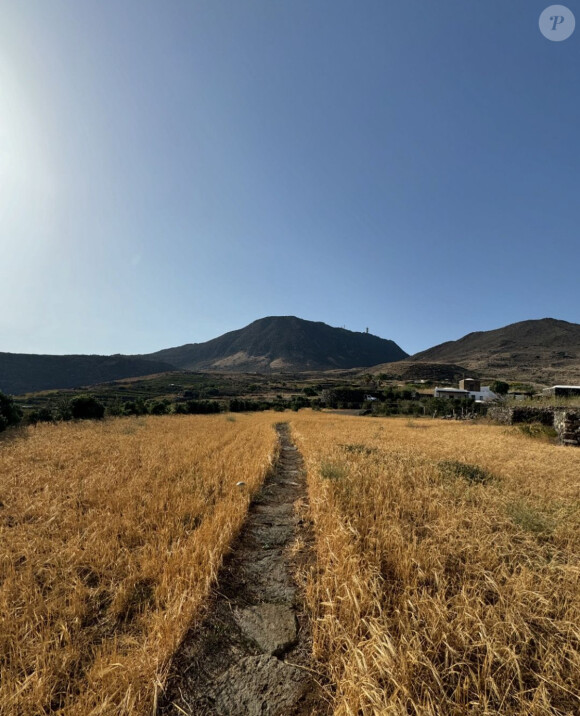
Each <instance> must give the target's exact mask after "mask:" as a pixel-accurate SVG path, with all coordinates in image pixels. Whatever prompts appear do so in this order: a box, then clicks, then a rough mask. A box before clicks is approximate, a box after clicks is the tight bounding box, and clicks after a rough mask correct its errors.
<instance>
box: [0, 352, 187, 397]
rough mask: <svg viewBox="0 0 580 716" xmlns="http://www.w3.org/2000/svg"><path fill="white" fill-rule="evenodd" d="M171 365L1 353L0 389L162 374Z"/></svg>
mask: <svg viewBox="0 0 580 716" xmlns="http://www.w3.org/2000/svg"><path fill="white" fill-rule="evenodd" d="M168 370H173V368H172V366H170V365H167V364H165V363H161V362H160V361H148V360H143V359H141V358H133V357H130V356H120V355H116V356H98V355H70V356H51V355H31V354H27V353H0V390H1V391H2V392H4V393H8V394H13V395H18V394H21V393H32V392H34V391H38V390H51V389H53V388H76V387H78V386H84V385H94V384H95V383H105V382H108V381H110V380H120V379H122V378H134V377H137V376H143V375H151V374H152V373H163V372H165V371H168Z"/></svg>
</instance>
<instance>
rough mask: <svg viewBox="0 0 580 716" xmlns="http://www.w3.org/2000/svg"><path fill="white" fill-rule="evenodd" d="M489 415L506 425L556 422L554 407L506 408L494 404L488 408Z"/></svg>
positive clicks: (551, 423) (550, 423)
mask: <svg viewBox="0 0 580 716" xmlns="http://www.w3.org/2000/svg"><path fill="white" fill-rule="evenodd" d="M487 417H488V418H491V419H492V420H495V421H496V422H498V423H502V424H504V425H515V424H516V423H541V424H542V425H549V426H551V425H553V424H554V408H531V407H528V406H525V407H521V408H520V407H515V408H504V407H500V406H493V407H491V408H489V409H488V411H487Z"/></svg>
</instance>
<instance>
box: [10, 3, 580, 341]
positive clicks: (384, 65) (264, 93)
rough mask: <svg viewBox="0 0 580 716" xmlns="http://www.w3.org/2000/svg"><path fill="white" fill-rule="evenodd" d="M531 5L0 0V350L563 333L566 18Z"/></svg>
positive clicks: (570, 267)
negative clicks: (550, 20) (316, 336)
mask: <svg viewBox="0 0 580 716" xmlns="http://www.w3.org/2000/svg"><path fill="white" fill-rule="evenodd" d="M548 4H549V3H548V2H546V1H544V2H535V0H511V1H510V2H509V3H507V2H505V0H501V2H500V1H499V0H486V1H485V2H478V1H476V0H441V1H440V2H437V3H435V2H433V0H405V2H404V3H403V2H398V3H396V2H392V1H390V0H362V1H361V2H355V1H354V0H349V1H348V2H347V1H344V0H227V1H226V0H184V1H181V0H167V1H166V0H163V1H161V0H158V1H155V2H151V1H150V0H122V1H121V2H119V1H118V0H114V1H113V0H101V1H100V2H82V3H79V2H77V1H76V0H51V1H50V2H46V0H12V1H9V0H7V1H6V2H3V3H2V4H1V5H0V307H1V310H0V351H11V352H31V353H73V352H75V353H116V352H123V353H140V352H149V351H153V350H157V349H160V348H165V347H169V346H175V345H180V344H182V343H187V342H195V341H203V340H208V339H210V338H213V337H215V336H217V335H219V334H221V333H223V332H225V331H228V330H233V329H235V328H240V327H242V326H244V325H246V324H247V323H250V322H251V321H253V320H255V319H256V318H260V317H262V316H266V315H297V316H300V317H302V318H307V319H311V320H321V321H325V322H326V323H329V324H331V325H335V326H342V325H344V326H346V327H347V328H350V329H352V330H365V328H366V327H367V326H368V327H369V329H370V331H371V332H372V333H375V334H377V335H380V336H383V337H385V338H392V339H393V340H395V341H397V343H399V345H401V347H402V348H404V349H405V350H407V351H409V352H416V351H418V350H422V349H425V348H428V347H430V346H432V345H435V344H437V343H440V342H442V341H445V340H451V339H456V338H459V337H461V336H462V335H464V334H465V333H468V332H470V331H475V330H488V329H492V328H497V327H499V326H502V325H506V324H508V323H512V322H514V321H519V320H526V319H528V318H541V317H546V316H551V317H554V318H561V319H564V320H568V321H574V322H579V320H580V316H579V311H578V306H579V298H580V281H579V280H578V278H579V265H580V248H579V246H580V241H579V238H580V201H579V194H580V181H579V178H580V161H579V160H580V142H579V139H578V132H579V127H580V81H579V77H580V74H579V70H580V62H579V61H580V28H578V29H577V30H576V32H575V33H574V34H573V35H572V36H571V37H570V38H569V39H568V40H565V41H563V42H550V41H549V40H547V39H545V38H544V37H543V36H542V35H541V33H540V31H539V28H538V18H539V15H540V13H541V12H542V10H543V9H544V8H545V7H546V6H547V5H548ZM567 7H569V8H570V9H571V10H572V11H573V12H574V13H575V15H576V18H577V21H580V0H579V1H574V2H568V3H567Z"/></svg>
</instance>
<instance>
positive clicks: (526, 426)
mask: <svg viewBox="0 0 580 716" xmlns="http://www.w3.org/2000/svg"><path fill="white" fill-rule="evenodd" d="M516 430H517V431H518V433H520V434H521V435H525V436H526V437H527V438H533V439H535V440H544V441H546V442H551V443H555V442H557V440H558V432H557V431H556V430H555V429H554V428H553V427H551V426H549V425H542V423H522V424H521V425H518V426H517V427H516Z"/></svg>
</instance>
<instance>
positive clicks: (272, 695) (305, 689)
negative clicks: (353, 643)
mask: <svg viewBox="0 0 580 716" xmlns="http://www.w3.org/2000/svg"><path fill="white" fill-rule="evenodd" d="M276 429H277V431H278V436H279V440H280V456H279V459H278V461H277V464H276V467H275V470H274V471H273V473H272V475H270V477H269V478H268V479H267V480H266V482H265V483H264V486H263V488H262V490H261V491H260V493H259V494H258V495H257V496H256V498H255V499H254V501H253V502H252V504H251V505H250V509H249V513H248V518H247V520H246V523H245V524H244V527H243V528H242V531H241V532H240V535H239V536H238V538H237V540H236V541H235V543H234V544H233V546H232V550H231V552H230V554H229V556H228V557H227V558H226V560H225V563H224V566H223V568H222V570H221V571H220V574H219V577H218V584H217V586H216V588H215V590H214V593H213V595H212V598H211V600H210V601H209V604H208V607H207V613H206V615H205V617H204V618H203V620H202V621H201V623H199V624H198V625H196V626H195V627H194V628H192V630H191V631H190V633H189V634H188V635H187V637H186V638H185V640H184V642H183V644H182V646H181V648H180V650H179V652H178V653H177V655H176V657H175V659H174V663H173V668H172V677H171V678H170V681H169V684H168V687H167V689H166V693H165V696H164V698H163V701H162V703H161V704H160V707H159V709H158V716H178V714H179V715H181V716H183V714H186V715H187V716H193V715H194V714H195V716H200V715H202V714H204V715H205V714H207V715H208V716H210V715H211V716H213V715H216V716H218V715H219V716H225V715H226V714H227V715H228V716H235V715H237V714H239V715H240V716H241V715H242V714H243V715H244V716H278V715H279V716H282V714H284V716H307V715H308V716H313V715H314V714H319V715H320V716H322V715H323V714H327V713H328V707H327V704H326V703H325V701H324V700H323V698H322V689H321V688H320V686H319V683H318V681H317V676H316V674H315V673H314V672H313V671H312V668H311V664H310V653H311V641H310V629H309V624H308V619H307V616H306V614H305V612H304V609H303V605H302V600H301V595H300V590H299V588H298V586H297V584H296V582H295V580H294V578H293V575H294V574H295V573H296V569H297V567H298V564H299V563H302V564H304V563H305V562H308V560H309V558H310V555H309V550H310V546H311V542H312V537H311V534H310V526H309V524H308V523H307V520H306V519H305V509H304V506H305V504H306V482H305V474H304V470H303V465H302V457H301V456H300V454H299V452H298V450H297V448H296V446H295V445H293V443H292V441H291V438H290V431H289V429H288V425H287V424H284V423H281V424H279V425H277V426H276ZM240 489H243V486H241V487H240Z"/></svg>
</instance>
